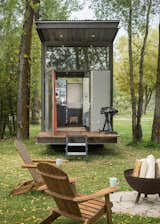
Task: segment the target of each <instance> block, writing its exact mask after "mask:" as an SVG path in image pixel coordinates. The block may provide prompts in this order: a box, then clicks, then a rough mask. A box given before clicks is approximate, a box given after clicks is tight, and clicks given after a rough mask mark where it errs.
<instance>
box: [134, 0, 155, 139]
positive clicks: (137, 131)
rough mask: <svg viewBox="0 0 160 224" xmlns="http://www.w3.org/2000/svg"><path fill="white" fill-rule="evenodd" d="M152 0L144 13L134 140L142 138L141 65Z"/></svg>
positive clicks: (142, 63)
mask: <svg viewBox="0 0 160 224" xmlns="http://www.w3.org/2000/svg"><path fill="white" fill-rule="evenodd" d="M151 6H152V0H150V1H149V3H148V9H147V14H146V26H145V34H144V39H143V45H142V48H141V55H140V63H139V85H138V108H137V124H136V129H135V137H136V141H141V140H142V135H143V134H142V126H141V118H142V113H143V67H144V54H145V49H146V43H147V37H148V29H149V15H150V11H151Z"/></svg>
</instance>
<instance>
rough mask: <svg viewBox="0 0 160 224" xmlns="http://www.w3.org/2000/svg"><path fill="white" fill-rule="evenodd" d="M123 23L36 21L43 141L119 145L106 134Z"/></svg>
mask: <svg viewBox="0 0 160 224" xmlns="http://www.w3.org/2000/svg"><path fill="white" fill-rule="evenodd" d="M118 24H119V21H36V27H37V32H38V34H39V37H40V40H41V44H42V74H41V107H42V110H41V132H40V133H39V134H38V136H37V142H38V143H43V144H65V142H66V136H67V135H68V134H79V135H86V136H87V139H88V140H87V141H88V144H105V143H116V142H117V134H115V133H103V132H101V131H100V130H102V127H103V124H104V119H105V118H104V116H103V115H102V114H101V113H100V110H101V108H102V107H106V106H112V104H113V41H114V39H115V36H116V34H117V31H118Z"/></svg>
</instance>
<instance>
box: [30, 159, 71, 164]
mask: <svg viewBox="0 0 160 224" xmlns="http://www.w3.org/2000/svg"><path fill="white" fill-rule="evenodd" d="M32 162H33V163H40V162H43V163H56V159H33V160H32ZM62 162H63V163H67V162H69V161H68V160H66V159H62Z"/></svg>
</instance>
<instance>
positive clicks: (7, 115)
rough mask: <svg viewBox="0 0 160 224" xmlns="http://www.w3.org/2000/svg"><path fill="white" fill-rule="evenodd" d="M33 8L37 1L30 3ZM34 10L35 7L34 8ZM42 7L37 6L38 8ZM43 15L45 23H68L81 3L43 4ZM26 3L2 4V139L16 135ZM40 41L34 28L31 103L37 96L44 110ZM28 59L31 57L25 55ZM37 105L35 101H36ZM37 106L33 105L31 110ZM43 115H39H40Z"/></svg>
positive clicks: (7, 1)
mask: <svg viewBox="0 0 160 224" xmlns="http://www.w3.org/2000/svg"><path fill="white" fill-rule="evenodd" d="M30 2H31V4H32V3H33V1H30ZM32 6H33V4H32ZM35 7H36V8H37V7H38V5H37V4H35V5H34V8H35ZM40 7H41V8H40V14H41V18H42V19H62V20H63V19H67V18H68V16H69V14H70V12H71V10H77V9H78V8H79V4H78V1H76V0H75V1H74V0H73V1H67V0H66V1H61V2H60V1H57V0H55V1H52V0H41V5H40ZM24 8H25V1H24V0H23V1H18V0H3V1H0V41H1V51H0V117H1V121H0V138H3V137H5V135H6V136H8V134H9V135H14V134H15V131H16V130H15V129H16V104H17V102H16V98H17V64H18V52H19V43H20V36H21V34H22V21H23V14H24ZM40 48H41V46H40V41H39V37H38V35H37V33H36V30H35V27H34V28H33V38H32V56H31V60H30V58H29V62H30V63H31V83H30V87H31V101H32V99H33V98H34V96H35V91H34V90H36V100H37V101H38V105H39V107H38V110H40V67H41V61H40V60H41V50H40ZM24 57H25V58H28V55H24ZM34 102H35V101H34ZM32 108H33V104H32V103H31V110H32ZM38 113H39V111H38ZM8 131H9V132H8Z"/></svg>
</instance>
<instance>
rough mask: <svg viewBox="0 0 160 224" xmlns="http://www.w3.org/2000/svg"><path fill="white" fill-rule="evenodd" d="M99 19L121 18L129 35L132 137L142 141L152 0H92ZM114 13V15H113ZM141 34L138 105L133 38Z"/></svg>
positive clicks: (134, 139)
mask: <svg viewBox="0 0 160 224" xmlns="http://www.w3.org/2000/svg"><path fill="white" fill-rule="evenodd" d="M92 2H93V7H94V9H95V12H96V15H97V17H98V18H103V19H104V18H106V19H107V18H109V16H110V15H112V16H117V15H118V16H119V17H120V19H121V21H122V23H123V26H124V28H127V33H128V58H129V79H130V95H131V106H132V137H133V141H141V139H142V128H141V117H142V111H143V108H142V106H143V68H144V55H145V50H146V42H147V37H148V29H149V18H150V14H151V12H153V11H151V7H152V0H147V1H139V0H129V1H124V0H118V1H116V0H100V1H95V0H92ZM111 12H113V13H111ZM135 33H136V34H138V33H139V38H141V39H142V37H143V41H142V43H141V47H140V48H141V50H140V55H139V79H138V103H136V94H135V85H134V65H133V36H134V34H135Z"/></svg>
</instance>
